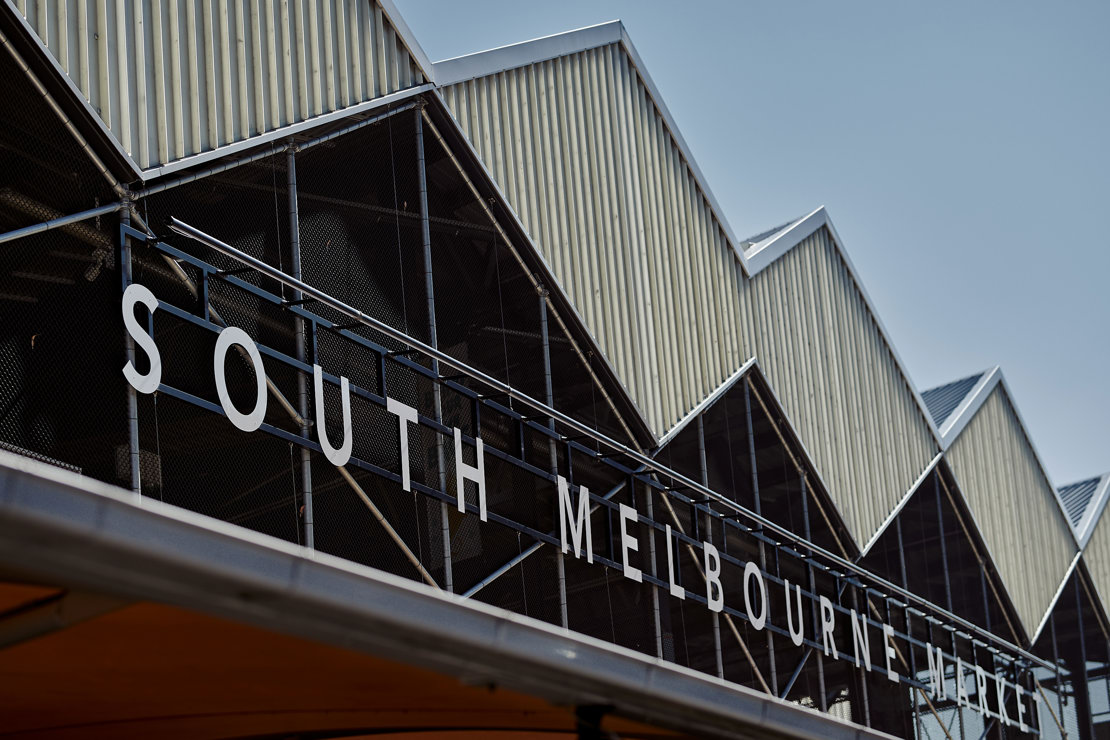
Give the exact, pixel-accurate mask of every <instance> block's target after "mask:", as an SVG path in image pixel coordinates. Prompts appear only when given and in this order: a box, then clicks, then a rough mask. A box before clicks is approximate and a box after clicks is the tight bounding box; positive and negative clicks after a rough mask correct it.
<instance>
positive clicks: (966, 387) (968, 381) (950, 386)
mask: <svg viewBox="0 0 1110 740" xmlns="http://www.w3.org/2000/svg"><path fill="white" fill-rule="evenodd" d="M984 374H985V373H976V374H975V375H969V376H968V377H966V378H960V379H959V380H954V381H952V382H951V383H946V384H944V385H940V386H937V387H936V388H930V389H929V390H927V391H922V392H921V397H922V398H923V399H924V400H925V406H926V408H928V409H929V413H930V414H932V416H933V421H934V422H936V425H937V426H938V427H939V426H942V425H943V424H944V422H945V421H946V420H947V419H948V417H949V416H951V415H952V412H953V411H955V410H956V409H957V408H958V407H959V405H960V403H961V402H963V400H964V399H965V398H967V394H968V393H971V389H972V388H974V387H975V384H976V383H978V382H979V379H980V378H982V377H983V375H984Z"/></svg>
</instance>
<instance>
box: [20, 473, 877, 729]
mask: <svg viewBox="0 0 1110 740" xmlns="http://www.w3.org/2000/svg"><path fill="white" fill-rule="evenodd" d="M0 553H3V554H4V555H5V556H6V557H5V562H7V563H10V564H18V568H19V571H20V575H23V576H25V577H30V578H34V579H38V580H42V581H45V582H47V583H58V584H61V585H64V586H75V587H80V588H84V589H88V590H90V591H93V592H97V593H104V594H108V595H112V596H117V597H121V598H124V599H140V600H146V601H158V602H163V603H169V604H174V605H179V606H183V607H187V608H190V609H196V610H199V611H202V612H205V613H209V614H214V615H216V616H220V617H224V618H228V619H232V620H235V621H239V622H244V623H248V624H254V625H257V626H259V627H261V628H264V629H270V630H277V631H279V632H285V633H288V634H292V635H296V636H299V637H304V638H307V639H312V640H317V641H320V642H324V643H330V644H335V645H338V646H340V647H342V648H345V649H351V650H357V651H363V652H367V653H372V654H375V655H380V656H383V657H387V658H391V659H397V660H402V661H404V662H406V663H410V664H413V665H418V666H422V667H425V668H429V669H431V670H436V671H440V672H443V673H445V674H448V675H454V676H458V677H459V678H462V679H465V680H470V681H480V682H482V683H488V684H491V685H510V686H512V687H513V688H515V689H518V690H523V691H527V692H530V693H533V694H535V695H537V696H540V697H543V698H545V699H547V700H548V701H553V702H560V703H568V704H571V705H578V704H591V703H597V702H598V701H599V700H603V701H604V703H607V704H611V705H613V706H614V708H616V709H618V710H622V711H625V712H633V713H636V714H638V715H640V716H643V717H645V718H649V719H651V720H654V721H656V722H661V723H663V724H664V725H671V726H674V725H675V723H676V722H684V723H689V725H688V727H689V729H690V730H691V731H694V732H696V733H698V734H701V733H708V734H713V735H715V736H721V737H737V738H741V737H749V736H750V735H751V733H752V732H756V733H758V734H767V735H769V736H773V737H779V738H785V737H794V738H818V737H843V738H845V739H846V740H847V739H849V738H851V739H856V738H861V737H867V738H887V737H889V736H888V735H885V734H883V733H880V732H878V731H875V730H870V729H868V728H865V727H861V726H857V725H853V724H850V723H847V722H845V721H843V720H839V719H837V718H835V717H831V716H829V715H824V714H821V713H818V712H817V711H816V710H811V709H805V708H803V707H800V706H798V705H796V704H792V703H790V702H787V701H784V700H781V699H778V698H775V697H770V696H767V695H766V694H763V693H760V692H757V691H755V690H753V689H749V688H747V687H744V686H740V685H738V684H733V683H729V682H727V681H725V680H723V679H719V678H716V677H713V676H709V675H707V674H704V673H700V672H698V671H694V670H692V669H689V668H684V667H682V666H679V665H676V664H671V663H667V662H665V661H663V660H662V659H658V658H650V657H648V656H645V655H643V654H641V653H637V652H635V651H633V650H630V649H626V648H622V647H619V646H616V645H612V644H609V643H605V642H603V641H601V640H597V639H594V638H590V637H586V636H584V635H579V634H576V633H573V632H569V631H567V630H565V629H561V628H557V627H555V626H553V625H549V624H546V623H544V622H542V621H540V620H538V619H532V618H529V617H525V616H521V615H518V614H514V613H512V612H509V611H506V610H503V609H499V608H496V607H493V606H489V605H486V604H483V603H481V602H478V601H475V600H473V599H466V598H463V597H460V596H457V595H455V594H446V593H444V592H443V591H440V590H438V589H433V588H432V587H430V586H426V585H424V584H421V583H416V582H413V581H409V580H407V579H404V578H401V577H399V576H395V575H392V574H389V573H384V572H382V571H379V570H376V569H373V568H370V567H368V566H363V565H359V564H356V563H352V562H349V561H346V560H343V559H340V558H337V557H333V556H330V555H326V554H323V553H320V552H317V551H313V550H308V549H306V548H304V547H301V546H298V545H293V544H292V543H289V542H285V541H284V540H279V539H276V538H274V537H269V536H267V535H263V534H259V533H257V532H253V531H250V530H247V529H244V528H241V527H238V526H236V525H232V524H228V523H226V522H222V521H219V520H216V519H212V518H210V517H206V516H203V515H200V514H196V513H193V512H190V511H187V510H184V509H180V508H178V507H175V506H171V505H168V504H163V503H161V502H158V501H153V500H151V499H148V498H142V497H137V496H134V495H133V494H131V493H129V492H126V491H124V490H122V489H119V488H116V487H114V486H110V485H107V484H104V483H101V482H99V481H95V480H91V479H89V478H86V477H83V476H81V475H78V474H76V473H72V472H70V471H66V470H61V469H58V468H54V467H52V466H49V465H46V464H45V463H40V462H37V461H34V460H29V459H26V458H22V457H20V456H17V455H14V454H12V453H8V452H3V451H0Z"/></svg>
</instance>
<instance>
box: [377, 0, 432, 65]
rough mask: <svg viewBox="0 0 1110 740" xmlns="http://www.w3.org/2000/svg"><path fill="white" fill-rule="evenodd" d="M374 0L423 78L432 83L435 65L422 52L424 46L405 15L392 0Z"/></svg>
mask: <svg viewBox="0 0 1110 740" xmlns="http://www.w3.org/2000/svg"><path fill="white" fill-rule="evenodd" d="M375 1H376V2H377V3H378V5H380V6H381V9H382V13H384V14H385V17H386V18H387V19H388V20H389V22H390V24H391V25H392V26H393V30H394V31H396V32H397V35H398V36H400V37H401V41H402V42H403V43H404V45H405V47H406V48H407V49H408V50H409V54H411V55H412V58H413V60H414V61H415V62H416V64H417V66H418V67H420V71H421V72H423V73H424V79H425V80H427V81H428V82H432V83H434V82H435V81H436V79H435V65H434V64H432V60H431V59H429V58H428V55H427V54H426V53H425V52H424V47H423V46H421V45H420V41H418V40H417V38H416V34H414V33H413V32H412V29H411V28H409V24H408V23H406V22H405V17H404V16H403V15H401V11H400V10H399V9H398V8H397V6H396V4H394V2H393V0H375Z"/></svg>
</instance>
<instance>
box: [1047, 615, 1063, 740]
mask: <svg viewBox="0 0 1110 740" xmlns="http://www.w3.org/2000/svg"><path fill="white" fill-rule="evenodd" d="M1048 627H1049V635H1051V636H1052V665H1053V667H1054V668H1055V670H1056V711H1058V712H1059V713H1060V714H1059V717H1060V725H1061V727H1063V726H1064V690H1063V688H1062V684H1061V681H1060V650H1059V648H1058V647H1057V645H1056V614H1055V611H1054V612H1053V613H1051V614H1049V617H1048ZM1064 737H1065V739H1066V738H1067V732H1065V733H1064Z"/></svg>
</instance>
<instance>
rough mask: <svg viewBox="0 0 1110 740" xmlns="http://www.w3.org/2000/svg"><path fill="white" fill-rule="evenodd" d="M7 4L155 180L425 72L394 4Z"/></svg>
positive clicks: (204, 0)
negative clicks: (400, 29)
mask: <svg viewBox="0 0 1110 740" xmlns="http://www.w3.org/2000/svg"><path fill="white" fill-rule="evenodd" d="M5 2H7V3H8V4H9V8H10V9H11V10H14V11H15V12H18V13H20V14H21V15H22V16H23V18H24V19H25V20H26V23H27V24H28V25H29V27H30V28H31V29H32V31H33V32H34V34H35V36H36V37H37V38H38V40H39V41H40V42H41V43H42V45H43V49H44V52H47V53H48V54H49V55H50V58H52V59H53V61H54V62H55V63H56V64H57V65H58V67H59V68H60V69H61V70H62V72H63V73H64V74H65V75H67V76H68V78H69V79H70V81H71V82H72V83H73V86H74V89H75V90H76V91H77V92H78V94H79V95H80V96H82V97H83V98H84V99H85V100H86V101H87V102H88V103H89V105H90V106H91V107H92V109H93V111H94V112H95V113H96V115H97V116H98V117H99V118H100V120H101V121H102V122H103V123H104V125H105V126H106V128H107V129H108V130H109V131H110V132H111V135H112V136H113V138H114V139H115V140H116V142H117V143H118V145H119V147H120V149H121V150H122V151H123V152H124V153H125V154H126V155H127V156H128V157H129V158H130V159H131V160H132V161H133V162H134V163H135V165H136V169H137V170H139V171H142V172H143V173H144V178H147V179H148V178H149V177H152V176H157V175H160V174H165V173H166V172H169V171H171V170H172V169H174V167H173V164H174V163H178V162H183V161H185V160H187V159H188V160H189V163H190V164H195V163H196V160H197V157H198V155H203V154H206V153H211V154H212V155H213V156H219V155H221V154H222V153H224V151H225V148H226V147H227V146H228V145H230V144H234V143H237V142H242V141H246V140H251V139H254V138H256V137H259V136H260V135H262V134H265V133H266V132H270V131H275V130H280V129H283V128H285V127H288V126H290V125H292V124H295V123H298V122H301V121H308V120H310V119H313V118H316V117H319V116H323V115H326V114H329V113H332V112H334V111H340V110H346V109H349V108H352V107H354V106H357V105H359V104H360V103H365V102H367V101H370V100H373V99H376V98H380V97H383V96H385V95H389V94H391V93H395V92H397V91H399V90H403V89H406V88H410V87H414V86H416V85H420V84H422V83H423V82H424V79H425V71H424V70H425V68H424V67H422V66H421V64H420V63H419V62H418V61H417V60H416V59H414V57H413V53H412V51H411V50H410V46H409V44H407V43H406V36H407V35H408V31H407V28H406V29H405V30H404V31H403V32H402V33H398V31H397V29H396V27H395V26H394V24H393V23H391V20H390V19H391V18H398V17H399V15H398V14H397V12H396V9H395V8H394V7H393V5H392V3H391V2H388V0H385V3H384V6H383V4H382V3H381V2H375V1H374V0H290V1H289V2H281V3H267V2H260V0H147V1H146V2H135V3H129V2H128V3H120V2H104V1H103V0H101V1H99V2H94V1H92V0H23V1H22V2H19V3H17V4H16V5H12V0H5ZM383 7H384V8H385V10H383ZM411 43H415V42H411ZM417 49H418V47H417ZM422 54H423V52H421V51H419V49H418V51H417V56H418V58H419V57H420V56H422Z"/></svg>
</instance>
